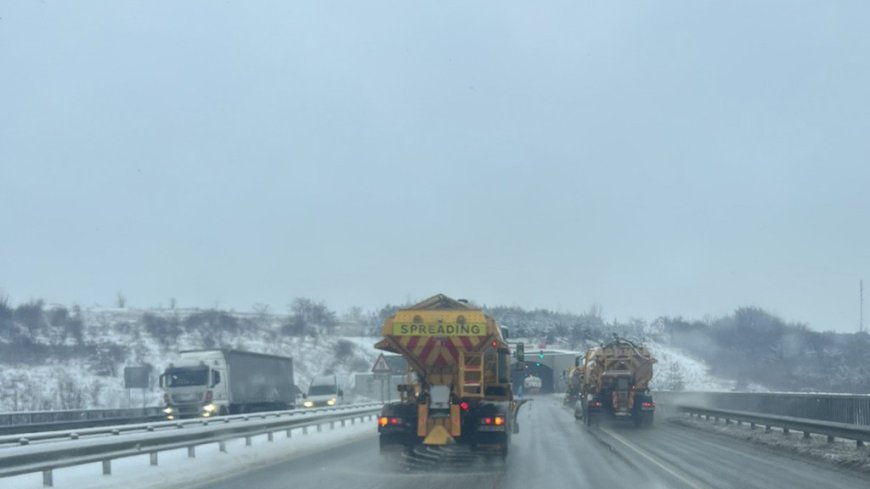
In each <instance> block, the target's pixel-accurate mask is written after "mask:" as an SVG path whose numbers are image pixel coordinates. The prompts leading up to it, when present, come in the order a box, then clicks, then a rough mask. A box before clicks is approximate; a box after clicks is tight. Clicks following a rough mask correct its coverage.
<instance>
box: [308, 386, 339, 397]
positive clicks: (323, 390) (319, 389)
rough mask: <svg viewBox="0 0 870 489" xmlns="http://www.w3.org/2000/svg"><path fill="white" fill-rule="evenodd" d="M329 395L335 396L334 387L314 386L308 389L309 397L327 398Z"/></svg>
mask: <svg viewBox="0 0 870 489" xmlns="http://www.w3.org/2000/svg"><path fill="white" fill-rule="evenodd" d="M328 394H335V386H334V385H312V386H311V387H309V388H308V395H309V396H325V395H328Z"/></svg>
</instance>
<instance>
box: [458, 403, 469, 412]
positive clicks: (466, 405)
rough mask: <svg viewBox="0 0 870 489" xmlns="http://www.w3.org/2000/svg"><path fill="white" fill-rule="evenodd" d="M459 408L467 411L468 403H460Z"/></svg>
mask: <svg viewBox="0 0 870 489" xmlns="http://www.w3.org/2000/svg"><path fill="white" fill-rule="evenodd" d="M459 408H460V409H462V410H463V411H468V403H467V402H465V401H462V402H460V403H459Z"/></svg>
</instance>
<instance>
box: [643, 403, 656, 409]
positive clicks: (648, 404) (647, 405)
mask: <svg viewBox="0 0 870 489" xmlns="http://www.w3.org/2000/svg"><path fill="white" fill-rule="evenodd" d="M641 406H643V407H645V408H654V407H656V403H654V402H645V403H643V404H641Z"/></svg>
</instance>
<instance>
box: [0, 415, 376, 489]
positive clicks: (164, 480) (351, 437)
mask: <svg viewBox="0 0 870 489" xmlns="http://www.w3.org/2000/svg"><path fill="white" fill-rule="evenodd" d="M376 434H377V427H376V424H375V422H374V421H368V422H366V421H363V422H362V423H360V422H358V421H357V423H356V424H354V425H351V424H350V423H348V424H347V425H346V426H345V427H341V426H340V425H339V424H336V426H335V429H334V430H330V429H329V428H328V427H324V431H323V432H320V433H318V432H317V431H316V430H315V429H314V428H310V429H309V430H308V434H305V435H303V434H302V429H301V428H294V429H293V431H292V437H291V438H289V439H288V438H286V435H285V434H284V432H283V431H279V432H277V433H275V437H274V441H273V442H271V443H270V442H268V441H267V438H266V435H262V436H257V437H254V438H253V439H252V446H250V447H246V446H245V440H244V439H243V438H240V439H236V440H232V441H229V442H227V445H226V447H227V453H221V452H219V451H218V446H217V444H216V443H212V444H207V445H201V446H198V447H197V448H196V458H194V459H190V458H188V456H187V449H180V450H170V451H166V452H160V453H159V455H158V460H159V465H158V466H156V467H153V466H151V465H149V457H148V455H147V454H143V455H137V456H134V457H128V458H124V459H118V460H115V461H113V462H112V475H111V476H102V475H101V470H102V469H101V466H100V464H87V465H81V466H76V467H69V468H66V469H59V470H56V471H54V487H56V488H57V489H115V488H117V487H124V488H127V489H175V488H178V489H182V488H184V489H187V488H190V487H194V486H200V485H205V484H207V483H209V482H215V481H217V480H221V479H225V478H227V477H231V476H234V475H238V474H242V473H244V472H248V471H251V470H256V469H259V468H262V467H266V466H269V465H274V464H277V463H281V462H286V461H289V460H292V459H294V458H298V457H300V456H303V455H307V454H310V453H315V452H318V451H323V450H327V449H331V448H335V447H338V446H341V445H346V444H349V443H352V442H355V441H359V440H364V439H367V438H372V437H374V436H375V435H376ZM373 449H377V448H376V447H374V445H373ZM0 485H2V487H3V489H39V488H41V487H42V474H41V473H36V474H27V475H23V476H17V477H10V478H6V479H0Z"/></svg>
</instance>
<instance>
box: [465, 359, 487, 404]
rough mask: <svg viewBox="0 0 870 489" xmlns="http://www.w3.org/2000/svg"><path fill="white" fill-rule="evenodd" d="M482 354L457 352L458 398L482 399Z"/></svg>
mask: <svg viewBox="0 0 870 489" xmlns="http://www.w3.org/2000/svg"><path fill="white" fill-rule="evenodd" d="M483 389H484V385H483V353H482V352H464V351H461V352H459V397H483Z"/></svg>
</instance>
